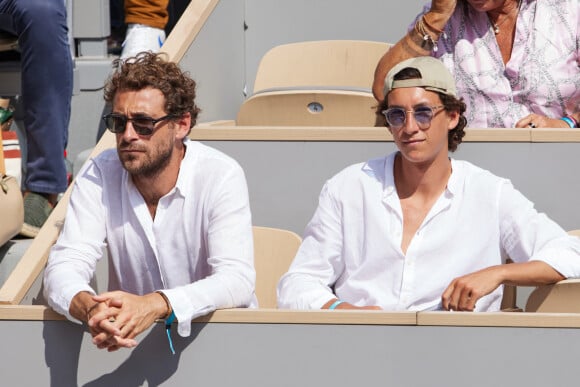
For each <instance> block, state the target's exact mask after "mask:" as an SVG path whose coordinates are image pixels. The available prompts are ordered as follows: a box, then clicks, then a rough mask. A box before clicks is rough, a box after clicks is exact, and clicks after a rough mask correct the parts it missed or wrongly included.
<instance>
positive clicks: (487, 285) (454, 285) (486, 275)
mask: <svg viewBox="0 0 580 387" xmlns="http://www.w3.org/2000/svg"><path fill="white" fill-rule="evenodd" d="M501 269H502V268H501V266H491V267H488V268H485V269H482V270H479V271H476V272H474V273H471V274H467V275H464V276H462V277H458V278H455V279H454V280H453V281H451V283H450V284H449V286H447V289H445V291H444V292H443V295H442V296H441V303H442V305H443V309H446V310H456V311H470V312H472V311H473V310H474V309H475V304H476V303H477V300H479V299H480V298H481V297H483V296H485V295H487V294H489V293H491V292H493V291H494V290H495V289H496V288H497V287H498V286H499V285H501V284H502V281H503V278H502V276H501Z"/></svg>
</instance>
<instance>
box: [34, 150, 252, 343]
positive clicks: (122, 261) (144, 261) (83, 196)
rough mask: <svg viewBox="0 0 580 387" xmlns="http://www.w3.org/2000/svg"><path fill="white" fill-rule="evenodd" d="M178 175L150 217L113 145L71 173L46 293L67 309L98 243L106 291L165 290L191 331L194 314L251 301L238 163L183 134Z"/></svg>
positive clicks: (86, 277)
mask: <svg viewBox="0 0 580 387" xmlns="http://www.w3.org/2000/svg"><path fill="white" fill-rule="evenodd" d="M184 143H185V146H186V149H187V151H186V153H185V157H184V159H183V161H182V163H181V168H180V171H179V176H178V179H177V183H176V185H175V187H174V189H172V190H171V191H170V192H169V193H167V195H165V196H164V197H162V198H161V199H160V200H159V203H158V206H157V211H156V214H155V219H153V218H152V217H151V215H150V213H149V210H148V209H147V205H146V204H145V201H144V199H143V197H142V196H141V194H140V193H139V191H138V190H137V188H136V187H135V185H134V184H133V182H132V179H131V178H130V176H129V174H128V173H127V171H126V170H125V169H124V168H123V167H122V165H121V163H120V161H119V158H118V156H117V153H116V150H114V149H111V150H107V151H105V152H103V153H102V154H101V155H99V156H97V157H96V158H95V159H93V160H90V161H89V162H88V163H87V164H88V165H87V166H85V168H84V169H83V171H82V173H81V174H80V175H79V177H77V179H76V180H75V186H74V190H73V192H72V195H71V198H70V203H69V206H68V210H67V215H66V220H65V224H64V228H63V230H62V234H61V235H60V237H59V238H58V241H57V243H56V244H55V245H54V247H53V248H52V250H51V253H50V257H49V260H48V265H47V267H46V270H45V274H44V286H45V296H46V298H47V300H48V303H49V305H50V306H51V307H53V308H54V309H55V310H56V311H57V312H59V313H61V314H63V315H66V316H67V317H68V318H69V319H71V320H73V321H74V318H73V317H72V316H71V315H70V314H69V307H70V302H71V300H72V298H73V297H74V296H75V295H76V294H77V293H78V292H81V291H88V292H90V293H93V294H94V293H95V291H94V290H93V289H92V288H91V287H90V286H89V281H90V280H91V278H92V276H93V273H94V271H95V266H96V263H97V261H98V260H99V259H100V258H101V257H102V256H103V251H104V249H107V250H108V256H109V289H110V290H123V291H126V292H130V293H133V294H140V295H142V294H146V293H150V292H153V291H156V290H163V293H164V294H165V295H166V296H167V298H168V299H169V301H170V303H171V306H172V308H173V310H174V312H175V316H176V318H177V320H178V322H179V325H178V332H179V334H180V335H182V336H187V335H189V334H190V330H191V320H192V319H194V318H196V317H198V316H201V315H205V314H207V313H209V312H211V311H213V310H215V309H220V308H231V307H242V306H255V305H256V301H255V296H254V283H255V271H254V265H253V260H254V254H253V239H252V224H251V223H252V222H251V215H250V207H249V201H248V189H247V185H246V180H245V176H244V173H243V171H242V169H241V167H240V166H239V165H238V164H237V163H236V162H235V161H234V160H233V159H231V158H229V157H228V156H226V155H224V154H223V153H221V152H219V151H217V150H215V149H212V148H210V147H208V146H205V145H203V144H201V143H198V142H194V141H189V140H185V142H184Z"/></svg>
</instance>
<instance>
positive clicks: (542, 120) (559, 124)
mask: <svg viewBox="0 0 580 387" xmlns="http://www.w3.org/2000/svg"><path fill="white" fill-rule="evenodd" d="M516 128H570V126H569V125H568V124H567V123H566V122H564V121H563V120H560V119H557V118H548V117H546V116H541V115H539V114H534V113H532V114H528V115H527V116H525V117H524V118H522V119H520V120H519V121H518V122H516Z"/></svg>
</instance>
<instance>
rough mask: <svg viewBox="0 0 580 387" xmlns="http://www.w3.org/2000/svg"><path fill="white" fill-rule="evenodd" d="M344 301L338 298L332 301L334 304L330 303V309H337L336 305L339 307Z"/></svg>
mask: <svg viewBox="0 0 580 387" xmlns="http://www.w3.org/2000/svg"><path fill="white" fill-rule="evenodd" d="M343 302H344V301H341V300H336V301H334V302H333V303H332V305H330V306H329V307H328V310H334V309H336V307H337V306H339V305H340V304H342V303H343Z"/></svg>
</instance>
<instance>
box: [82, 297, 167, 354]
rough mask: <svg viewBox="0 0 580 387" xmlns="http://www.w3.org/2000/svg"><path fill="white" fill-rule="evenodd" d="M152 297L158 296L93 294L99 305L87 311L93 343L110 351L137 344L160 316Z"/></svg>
mask: <svg viewBox="0 0 580 387" xmlns="http://www.w3.org/2000/svg"><path fill="white" fill-rule="evenodd" d="M151 297H159V295H158V294H156V293H151V294H148V295H144V296H137V295H134V294H130V293H126V292H122V291H113V292H106V293H102V294H99V295H96V296H92V300H93V301H94V302H95V303H96V304H95V305H93V306H92V307H91V308H90V309H89V311H88V315H87V320H88V321H87V323H88V326H89V331H90V333H91V335H92V336H93V344H95V345H96V346H97V347H98V348H100V349H104V348H106V349H107V350H108V351H109V352H111V351H116V350H118V349H119V348H133V347H135V346H136V345H137V341H136V340H135V337H136V336H137V335H139V334H140V333H141V332H143V331H144V330H146V329H147V328H149V327H150V326H151V325H152V324H153V323H154V322H155V320H156V319H157V318H159V316H158V314H159V313H158V312H157V311H156V310H155V308H154V307H152V306H153V305H155V304H156V303H155V302H154V301H153V300H150V299H149V298H151Z"/></svg>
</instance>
